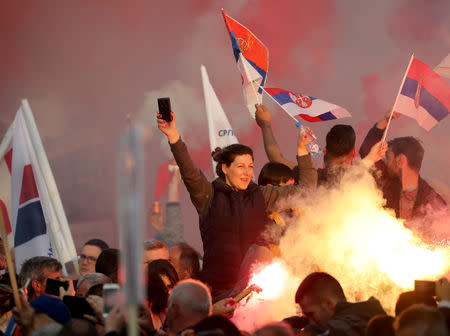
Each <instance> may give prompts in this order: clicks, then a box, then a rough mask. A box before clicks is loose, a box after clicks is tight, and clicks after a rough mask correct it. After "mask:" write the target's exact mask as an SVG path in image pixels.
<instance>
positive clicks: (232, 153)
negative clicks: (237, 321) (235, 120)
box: [158, 112, 317, 299]
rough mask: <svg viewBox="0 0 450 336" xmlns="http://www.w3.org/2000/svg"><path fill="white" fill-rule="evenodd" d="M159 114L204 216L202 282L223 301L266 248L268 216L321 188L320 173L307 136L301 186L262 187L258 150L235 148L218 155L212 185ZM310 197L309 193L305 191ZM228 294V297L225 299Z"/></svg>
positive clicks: (301, 151)
mask: <svg viewBox="0 0 450 336" xmlns="http://www.w3.org/2000/svg"><path fill="white" fill-rule="evenodd" d="M165 119H167V120H163V119H162V115H161V114H160V113H158V128H159V129H160V130H161V132H162V133H163V134H165V135H166V136H167V138H168V141H169V144H170V148H171V150H172V153H173V155H174V158H175V161H176V162H177V165H178V166H179V168H180V173H181V177H182V179H183V181H184V184H185V185H186V188H187V190H188V192H189V194H190V197H191V200H192V203H193V204H194V206H195V208H196V210H197V213H198V215H199V222H200V232H201V237H202V241H203V250H204V257H203V271H202V274H201V276H200V278H201V279H202V280H203V281H204V282H206V283H207V284H209V285H210V286H211V287H212V295H213V298H216V299H217V298H218V297H222V296H223V295H225V296H226V294H227V293H228V292H229V291H230V290H232V288H233V287H234V285H235V284H236V283H237V281H238V280H239V279H238V274H239V268H240V266H241V262H242V260H243V258H244V256H245V254H246V252H247V250H248V248H249V247H250V246H251V245H253V244H258V245H266V243H265V242H264V240H263V239H262V236H261V234H262V233H263V231H264V229H265V227H266V224H267V222H268V219H267V216H266V213H267V211H270V210H272V209H273V208H274V207H275V206H276V203H277V202H278V201H279V200H281V199H282V198H285V197H287V196H289V195H293V194H297V193H301V192H308V191H311V190H313V189H315V187H316V184H317V171H316V169H315V168H314V167H313V166H312V162H311V157H310V155H309V153H308V151H307V149H306V146H305V142H306V141H307V139H306V137H304V136H300V137H299V141H298V146H297V161H298V165H299V168H300V169H299V173H298V174H299V176H298V178H299V184H298V185H291V186H258V185H257V184H255V183H254V182H253V181H252V178H253V167H254V163H253V151H252V149H251V148H250V147H248V146H245V145H241V144H233V145H230V146H227V147H225V148H223V149H221V148H218V149H216V151H214V153H213V158H214V160H215V161H216V162H217V168H216V173H217V175H218V176H219V177H218V178H217V179H215V180H214V181H213V182H209V181H208V180H207V179H206V177H205V176H204V175H203V173H202V171H201V170H200V169H198V168H197V167H196V165H195V164H194V162H193V161H192V159H191V157H190V155H189V152H188V150H187V148H186V145H185V144H184V142H183V141H182V140H181V137H180V135H179V133H178V130H177V126H176V116H175V114H174V113H173V112H172V113H171V120H170V119H168V118H165ZM305 194H306V193H305ZM225 296H224V297H225Z"/></svg>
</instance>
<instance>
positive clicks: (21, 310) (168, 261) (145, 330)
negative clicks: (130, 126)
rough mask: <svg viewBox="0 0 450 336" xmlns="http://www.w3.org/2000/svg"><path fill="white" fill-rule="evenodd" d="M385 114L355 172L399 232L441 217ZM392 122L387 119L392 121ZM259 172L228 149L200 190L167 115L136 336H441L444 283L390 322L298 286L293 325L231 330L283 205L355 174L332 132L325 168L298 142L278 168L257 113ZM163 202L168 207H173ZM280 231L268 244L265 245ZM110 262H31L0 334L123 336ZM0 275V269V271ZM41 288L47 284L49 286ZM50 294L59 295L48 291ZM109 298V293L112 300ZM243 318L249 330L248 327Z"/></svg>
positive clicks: (5, 290) (339, 132) (0, 305)
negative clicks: (162, 178) (373, 186)
mask: <svg viewBox="0 0 450 336" xmlns="http://www.w3.org/2000/svg"><path fill="white" fill-rule="evenodd" d="M389 115H390V113H388V114H386V116H385V117H384V118H383V119H382V120H381V121H380V122H378V123H377V124H376V125H374V127H373V128H372V129H371V130H370V131H369V133H368V135H367V136H366V138H365V139H364V141H363V143H362V145H361V148H360V150H359V153H360V156H361V161H360V162H359V163H358V164H357V166H359V167H362V168H363V169H370V170H371V171H372V172H373V174H374V177H375V179H376V183H377V185H378V187H379V188H380V190H381V191H382V193H383V197H384V198H385V199H386V205H385V206H386V207H388V208H391V209H393V210H394V212H395V215H396V216H397V217H398V218H402V219H404V220H406V221H408V220H411V219H413V218H418V217H420V216H424V215H426V212H427V211H430V209H436V210H437V209H441V208H443V207H446V203H445V201H444V199H443V198H442V197H441V196H440V195H439V194H438V193H437V192H436V191H434V190H433V188H432V187H431V186H430V185H429V184H428V183H427V182H426V181H425V180H423V179H422V178H421V177H420V168H421V163H422V160H423V156H424V150H423V147H422V145H421V144H420V141H418V140H417V139H415V138H413V137H403V138H396V139H393V140H391V141H389V142H388V143H386V142H384V141H382V140H381V139H382V136H383V131H384V129H385V127H386V124H387V120H388V118H389ZM397 117H398V115H397V114H396V113H394V114H393V119H396V118H397ZM256 122H257V124H258V125H259V126H260V128H261V131H262V137H263V142H264V148H265V151H266V154H267V156H268V159H269V161H270V162H269V163H267V164H266V165H264V167H263V169H262V170H261V173H260V175H259V178H258V184H256V183H255V182H253V169H254V168H253V167H254V159H253V151H252V149H251V148H249V147H248V146H245V145H242V144H233V145H230V146H227V147H225V148H217V149H216V150H215V151H214V152H213V153H212V156H213V159H214V160H215V161H216V162H217V165H216V174H217V176H218V178H217V179H215V180H214V181H212V182H210V181H208V180H207V179H206V177H205V176H204V174H203V173H202V171H201V170H200V169H199V168H198V167H197V166H196V165H195V163H194V161H193V160H192V159H191V157H190V155H189V152H188V150H187V147H186V144H185V143H184V142H183V141H182V139H181V137H180V135H179V133H178V130H177V126H176V115H175V114H174V113H172V121H171V122H167V121H164V120H162V119H160V118H159V117H158V127H159V129H160V130H161V132H162V133H163V134H165V135H166V136H167V139H168V141H169V145H170V148H171V151H172V153H173V156H174V159H175V161H176V165H177V166H178V167H179V173H178V170H176V173H174V177H173V180H172V181H171V183H172V187H171V189H172V191H170V190H169V194H170V195H169V203H168V206H167V207H166V211H167V212H168V213H171V215H169V216H168V217H169V218H168V223H167V225H166V226H164V225H163V224H161V223H159V224H158V225H157V226H156V227H157V228H158V229H159V230H158V233H157V235H156V237H157V238H158V240H157V239H150V240H147V241H145V242H144V243H143V251H142V265H141V267H142V270H143V273H144V279H143V280H142V281H143V282H145V289H146V290H145V295H144V297H145V298H144V300H143V302H142V304H141V305H140V306H139V309H138V319H137V322H136V324H137V328H138V331H139V334H140V335H250V333H249V332H252V334H253V335H257V336H262V335H267V336H269V335H330V336H332V335H336V336H341V335H348V336H353V335H398V336H408V335H414V336H419V335H443V336H444V335H449V328H450V324H449V322H450V319H449V318H450V283H449V281H448V280H447V279H445V278H443V279H441V280H438V281H436V282H434V283H432V285H431V286H432V289H433V290H434V292H433V293H431V292H430V293H428V292H421V291H411V292H405V293H403V294H402V295H400V297H399V298H398V301H397V305H396V307H395V316H389V315H388V314H387V313H386V310H385V309H384V307H382V305H381V303H380V302H379V301H378V300H377V299H376V298H374V297H371V298H369V299H368V300H367V301H363V302H348V301H347V299H346V295H345V292H344V290H343V288H342V286H341V284H340V283H339V279H336V278H335V277H333V276H332V275H330V274H328V273H325V272H314V273H311V274H309V275H308V276H307V277H306V278H304V279H303V280H302V281H301V282H300V283H299V285H298V289H297V291H296V293H295V297H292V302H295V303H296V304H298V306H299V308H300V311H301V313H300V314H299V315H295V316H286V317H285V318H284V319H283V320H282V321H273V322H272V323H269V324H267V325H265V326H263V327H261V328H259V329H257V330H252V331H249V330H239V328H238V326H237V325H236V324H234V323H233V320H232V318H233V315H234V313H235V311H236V309H238V307H239V305H240V304H241V303H240V300H241V299H242V298H245V296H246V295H248V294H249V293H250V291H249V290H248V288H247V287H248V285H249V278H250V276H251V274H250V270H251V267H250V266H251V265H252V264H253V263H255V262H261V261H264V260H268V259H270V258H271V257H272V256H275V255H276V256H280V251H279V250H277V245H278V244H279V237H280V236H282V235H283V234H284V232H285V230H286V225H285V223H286V222H288V221H289V219H290V218H292V217H295V216H301V213H298V212H297V211H296V209H295V206H294V207H292V206H291V205H289V206H287V205H286V204H289V203H287V202H285V201H286V200H288V199H289V198H290V197H291V196H295V197H296V199H298V198H300V199H301V198H302V197H303V198H306V197H309V196H310V195H311V194H312V193H314V192H315V190H316V189H317V188H322V187H323V188H333V187H334V186H336V185H338V184H339V183H340V181H341V179H342V177H343V176H344V175H345V174H346V172H347V171H348V170H349V169H351V167H353V166H354V161H355V156H356V153H357V151H356V149H355V143H356V134H355V132H354V130H353V128H352V127H351V126H349V125H336V126H334V127H332V128H331V130H330V131H329V132H328V134H327V136H326V147H325V148H324V167H323V168H320V169H316V168H314V167H313V164H312V160H311V156H310V154H309V152H308V150H307V142H308V137H307V136H306V135H305V134H300V135H299V138H298V142H297V146H296V160H295V162H294V161H290V160H288V159H286V158H285V157H284V156H283V154H282V153H281V150H280V148H279V146H278V145H277V142H276V140H275V137H274V134H273V132H272V129H271V121H270V112H269V111H268V109H267V108H266V107H265V106H264V105H259V104H258V105H256ZM180 177H181V180H182V181H183V182H184V184H185V186H186V188H187V190H188V192H189V195H190V198H191V200H192V203H193V205H194V207H195V209H196V210H197V213H198V216H199V226H200V233H201V239H202V243H203V253H202V254H200V253H198V252H197V251H195V249H193V248H192V247H191V246H189V245H188V244H187V243H186V242H184V241H183V234H182V230H183V227H182V225H180V222H181V213H180V209H179V204H178V205H177V201H176V200H177V196H176V197H173V195H177V183H178V182H177V179H179V178H180ZM171 195H172V196H171ZM268 228H271V230H272V231H273V229H276V230H278V231H277V232H278V234H277V235H276V236H277V238H278V239H277V238H274V237H273V235H271V236H270V237H269V236H268V235H267V234H266V232H267V229H268ZM120 253H121V251H120V250H119V249H116V248H110V247H109V246H108V244H107V243H105V242H104V241H102V240H101V239H91V240H89V241H87V242H86V243H85V244H84V245H83V247H82V248H81V250H80V254H79V276H78V277H76V278H74V277H71V278H68V277H63V274H62V273H63V272H62V271H63V265H61V263H60V262H59V261H58V260H56V259H53V258H50V257H44V256H36V257H33V258H30V259H29V260H27V261H26V262H25V263H24V264H23V265H22V266H21V268H20V273H19V274H18V283H19V287H21V296H20V307H18V306H17V307H14V300H13V298H12V289H11V277H10V276H9V275H8V273H6V274H4V275H3V277H2V279H1V280H0V290H1V291H0V294H1V295H0V298H1V301H0V309H1V318H0V330H1V331H2V332H3V333H5V334H7V335H108V336H113V335H125V334H127V324H129V323H131V322H130V321H129V320H127V318H126V317H127V314H126V310H125V308H124V306H123V304H120V295H117V294H115V295H116V296H115V298H116V299H115V300H114V299H111V295H110V293H111V290H112V289H114V288H116V289H117V288H120V286H121V285H123V281H124V280H123V275H121V268H120V262H119V260H120ZM3 268H5V267H3ZM49 279H50V280H49ZM55 280H59V281H60V282H56V284H57V289H58V291H57V292H56V293H55V292H54V291H51V290H50V289H51V288H50V287H51V286H50V284H51V283H55ZM113 293H116V292H114V291H113ZM248 318H254V319H257V318H258V317H257V316H249V317H248Z"/></svg>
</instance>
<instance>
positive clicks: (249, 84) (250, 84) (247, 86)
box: [237, 54, 263, 119]
mask: <svg viewBox="0 0 450 336" xmlns="http://www.w3.org/2000/svg"><path fill="white" fill-rule="evenodd" d="M237 67H238V69H239V72H240V73H241V76H242V89H243V91H244V99H245V103H246V105H247V109H248V111H249V112H250V115H251V116H252V118H253V119H255V112H256V107H255V104H261V103H262V91H260V92H258V90H259V87H260V86H261V83H262V81H263V78H262V76H261V75H260V74H259V73H258V71H256V69H255V68H254V67H253V66H252V65H251V64H250V63H249V62H248V61H247V60H246V59H245V57H244V56H243V55H242V54H240V55H239V60H238V62H237Z"/></svg>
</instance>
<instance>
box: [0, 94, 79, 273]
mask: <svg viewBox="0 0 450 336" xmlns="http://www.w3.org/2000/svg"><path fill="white" fill-rule="evenodd" d="M0 182H1V185H0V208H1V209H0V210H2V212H3V214H6V216H4V218H5V222H6V223H7V227H6V229H7V231H8V222H9V223H10V226H11V233H10V234H8V240H9V242H10V247H11V248H14V252H15V262H16V270H17V272H19V271H20V268H21V266H22V263H23V262H24V261H25V260H27V259H29V258H31V257H34V256H52V257H55V258H57V259H58V260H59V261H60V262H61V263H62V264H63V265H64V264H65V263H66V262H68V261H74V262H75V261H76V259H77V253H76V250H75V246H74V244H73V239H72V234H71V232H70V230H69V226H68V223H67V219H66V217H65V213H64V209H63V208H62V205H61V200H60V198H59V193H58V190H57V188H56V184H55V181H54V178H53V174H52V172H51V170H50V166H49V164H48V160H47V156H46V154H45V151H44V148H43V146H42V142H41V139H40V136H39V133H38V131H37V127H36V124H35V122H34V118H33V115H32V112H31V109H30V107H29V105H28V102H27V101H26V100H24V101H22V106H21V107H20V109H19V110H18V112H17V114H16V118H15V120H14V122H13V124H12V125H11V127H10V129H9V130H8V132H7V134H6V135H5V137H4V139H3V140H2V143H1V144H0ZM8 233H9V232H8Z"/></svg>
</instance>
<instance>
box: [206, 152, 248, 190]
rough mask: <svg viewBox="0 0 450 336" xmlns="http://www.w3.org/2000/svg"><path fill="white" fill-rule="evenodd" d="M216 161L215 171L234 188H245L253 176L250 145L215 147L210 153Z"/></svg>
mask: <svg viewBox="0 0 450 336" xmlns="http://www.w3.org/2000/svg"><path fill="white" fill-rule="evenodd" d="M212 157H213V159H214V161H216V162H217V166H216V173H217V175H218V176H219V177H220V178H222V179H224V180H225V182H226V184H228V185H229V186H230V187H232V188H233V189H235V190H245V189H247V187H248V185H249V184H250V182H251V180H252V177H253V151H252V149H251V148H250V147H248V146H245V145H241V144H233V145H229V146H227V147H224V148H216V150H215V151H214V152H213V153H212Z"/></svg>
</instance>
